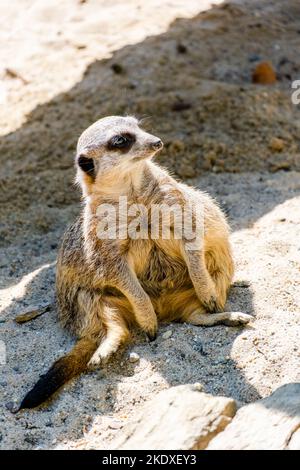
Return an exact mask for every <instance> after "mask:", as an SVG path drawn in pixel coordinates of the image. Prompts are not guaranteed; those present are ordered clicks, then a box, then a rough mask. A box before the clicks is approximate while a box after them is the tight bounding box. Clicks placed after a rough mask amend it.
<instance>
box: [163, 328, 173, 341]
mask: <svg viewBox="0 0 300 470" xmlns="http://www.w3.org/2000/svg"><path fill="white" fill-rule="evenodd" d="M171 336H172V330H167V331H165V332H164V333H163V335H162V337H163V339H169V338H171Z"/></svg>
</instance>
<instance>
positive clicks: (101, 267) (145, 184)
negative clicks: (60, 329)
mask: <svg viewBox="0 0 300 470" xmlns="http://www.w3.org/2000/svg"><path fill="white" fill-rule="evenodd" d="M128 133H130V134H133V135H134V141H133V140H132V141H130V142H129V143H127V147H128V148H125V150H124V148H123V149H120V150H118V149H115V150H114V149H112V148H111V145H112V144H111V142H114V137H113V136H114V134H122V135H123V134H124V135H128ZM108 142H109V147H108V144H107V143H108ZM159 145H160V144H159V143H158V139H157V138H156V137H154V136H152V135H150V134H147V133H146V132H144V131H142V130H141V129H140V128H139V126H138V122H137V121H136V120H135V119H134V118H132V117H126V118H122V117H110V118H104V119H102V120H100V121H97V122H96V123H95V124H94V125H93V126H91V127H90V128H88V129H87V130H86V131H85V132H84V133H83V134H82V136H81V137H80V139H79V142H78V148H77V160H76V161H77V162H78V164H77V182H78V183H79V184H80V185H81V188H82V192H83V200H84V203H85V207H84V209H83V212H82V214H81V216H80V217H79V218H78V219H77V221H76V222H75V223H74V224H73V225H72V226H71V227H70V228H69V230H68V231H67V232H66V234H65V236H64V240H63V243H62V247H61V250H60V252H59V256H58V264H57V284H56V285H57V299H58V305H59V315H60V319H61V321H62V324H63V325H64V326H65V327H67V328H68V329H69V330H71V331H72V332H73V333H75V334H76V335H77V336H78V337H79V338H81V341H82V339H87V341H88V342H89V341H90V340H89V339H90V338H93V341H92V344H93V353H94V354H93V355H92V354H91V351H90V350H89V354H88V355H87V354H85V352H84V348H83V347H82V361H81V362H80V360H78V357H79V356H78V355H74V354H70V355H69V356H67V357H68V359H66V362H67V364H68V366H67V365H66V364H65V367H66V368H67V367H69V368H70V369H71V370H72V374H69V375H70V376H73V375H74V373H73V371H74V369H76V367H77V370H78V372H80V371H82V370H83V368H85V367H86V364H87V362H88V361H89V364H92V365H97V364H99V363H100V362H101V361H102V360H105V359H106V358H108V357H109V356H110V355H111V354H112V353H113V352H115V351H116V350H117V349H118V347H119V346H120V344H121V343H123V342H125V341H126V340H127V339H128V337H129V327H130V325H134V324H136V325H138V326H139V327H140V328H141V329H142V330H144V331H145V332H146V333H147V334H148V336H149V337H150V338H151V339H154V338H155V335H156V330H157V319H158V320H161V321H167V322H168V321H173V320H177V321H184V322H190V323H192V324H196V325H206V326H208V325H214V324H218V323H226V324H232V325H237V324H243V323H247V322H248V321H249V319H250V317H249V316H248V315H246V314H239V313H232V312H225V313H214V312H217V311H219V312H222V310H223V309H224V306H225V303H226V297H227V292H228V289H229V286H230V283H231V280H232V276H233V271H234V267H233V261H232V255H231V248H230V244H229V228H228V224H227V222H226V219H225V217H224V214H223V213H222V211H221V210H220V208H219V207H218V205H217V204H216V202H215V201H214V200H213V199H212V198H211V197H210V196H208V195H207V194H206V193H205V192H202V191H199V190H196V189H194V188H191V187H189V186H187V185H185V184H182V183H179V182H177V181H175V180H174V179H173V178H172V177H171V176H170V175H169V174H168V173H167V172H166V171H165V170H163V169H162V168H160V167H159V166H158V165H156V164H154V163H153V162H152V161H151V157H152V156H153V155H154V153H155V151H156V150H154V149H153V147H154V146H156V147H159ZM156 147H155V148H156ZM79 159H81V160H79ZM80 165H81V167H80ZM119 196H127V198H128V205H129V206H130V204H131V203H140V204H143V205H145V206H146V207H147V208H150V206H151V205H152V204H167V205H173V204H175V203H176V204H179V205H180V207H182V206H183V205H184V204H185V202H186V201H189V202H194V203H195V204H197V205H198V206H201V207H202V209H203V212H204V239H203V245H202V246H199V249H197V250H192V251H190V250H188V249H187V243H186V241H185V240H184V239H183V240H177V239H175V238H174V236H173V237H172V238H171V239H170V240H164V239H162V238H159V239H158V240H153V239H147V240H132V239H130V238H129V237H128V238H126V239H125V240H118V239H117V240H100V239H99V238H98V236H97V233H96V230H97V224H98V222H99V218H98V217H97V214H96V211H97V208H98V207H99V205H100V204H104V203H109V204H113V205H115V207H116V208H118V204H119ZM170 226H171V229H172V228H173V222H172V220H171V221H170ZM95 338H97V340H96V341H95ZM81 344H83V343H80V342H79V343H78V348H79V350H80V348H81V346H80V345H81ZM89 344H90V343H89ZM76 347H77V346H75V348H76ZM87 356H89V357H87ZM72 361H73V362H74V366H73V367H70V364H69V363H70V362H72Z"/></svg>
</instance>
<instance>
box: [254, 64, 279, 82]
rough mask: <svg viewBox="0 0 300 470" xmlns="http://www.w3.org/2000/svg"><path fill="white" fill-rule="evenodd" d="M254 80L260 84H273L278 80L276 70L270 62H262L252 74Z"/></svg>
mask: <svg viewBox="0 0 300 470" xmlns="http://www.w3.org/2000/svg"><path fill="white" fill-rule="evenodd" d="M252 82H253V83H258V84H259V85H272V84H273V83H275V82H276V72H275V70H274V68H273V66H272V64H271V63H270V62H260V63H259V64H257V66H256V67H255V69H254V71H253V74H252Z"/></svg>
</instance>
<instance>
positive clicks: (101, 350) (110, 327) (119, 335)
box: [88, 310, 129, 366]
mask: <svg viewBox="0 0 300 470" xmlns="http://www.w3.org/2000/svg"><path fill="white" fill-rule="evenodd" d="M110 313H111V315H109V314H107V323H106V327H107V332H106V336H105V337H104V339H103V340H102V342H101V343H100V345H99V346H98V348H97V350H96V351H95V352H94V354H93V356H92V357H91V359H90V361H89V363H88V365H89V366H97V365H100V364H101V363H102V364H103V363H105V362H106V361H107V360H108V359H109V357H110V356H111V355H112V354H113V353H115V352H116V351H117V350H118V349H119V347H120V346H121V344H122V343H124V342H125V341H126V340H127V339H128V337H129V331H128V328H127V326H126V325H125V322H124V321H122V319H121V318H116V317H114V315H115V312H113V311H111V310H110Z"/></svg>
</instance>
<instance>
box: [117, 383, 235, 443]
mask: <svg viewBox="0 0 300 470" xmlns="http://www.w3.org/2000/svg"><path fill="white" fill-rule="evenodd" d="M199 385H200V384H198V386H197V385H195V384H194V385H179V386H177V387H172V388H169V389H168V390H164V391H162V392H160V393H159V394H158V395H157V396H156V397H155V398H154V399H152V400H151V401H150V402H148V403H147V404H146V405H145V406H144V407H143V408H142V410H141V411H140V412H139V413H138V414H137V415H136V417H135V418H133V421H131V422H130V423H128V424H127V425H125V426H124V428H123V430H122V433H121V434H120V436H119V437H118V438H117V439H116V440H115V441H114V442H113V443H112V448H113V449H147V450H157V449H160V450H175V449H181V450H188V449H193V450H196V449H205V448H206V446H207V444H208V443H209V441H210V440H211V439H212V438H213V437H214V436H216V435H217V434H218V433H219V432H221V431H223V430H224V429H225V427H226V426H227V425H228V424H229V423H230V421H231V419H232V417H233V416H234V415H235V413H236V403H235V401H234V400H233V399H231V398H225V397H213V396H212V395H208V394H206V393H202V392H200V391H199V388H201V387H199Z"/></svg>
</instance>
